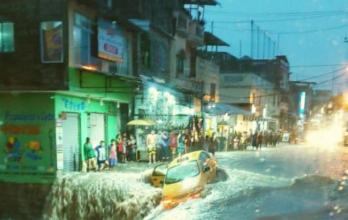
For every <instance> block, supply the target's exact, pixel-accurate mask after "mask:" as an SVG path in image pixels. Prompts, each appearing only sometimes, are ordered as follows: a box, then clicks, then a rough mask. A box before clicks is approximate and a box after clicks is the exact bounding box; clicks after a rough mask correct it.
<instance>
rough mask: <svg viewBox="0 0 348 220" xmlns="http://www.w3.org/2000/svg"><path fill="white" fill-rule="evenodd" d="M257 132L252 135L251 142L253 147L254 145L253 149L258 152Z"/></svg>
mask: <svg viewBox="0 0 348 220" xmlns="http://www.w3.org/2000/svg"><path fill="white" fill-rule="evenodd" d="M257 135H258V134H257V131H255V133H254V134H253V135H252V137H251V138H252V140H251V145H252V147H253V149H254V148H256V150H257Z"/></svg>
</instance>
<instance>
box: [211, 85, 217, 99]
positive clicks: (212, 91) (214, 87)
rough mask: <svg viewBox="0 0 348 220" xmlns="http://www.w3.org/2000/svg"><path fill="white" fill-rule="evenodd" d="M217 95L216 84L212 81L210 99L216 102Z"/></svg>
mask: <svg viewBox="0 0 348 220" xmlns="http://www.w3.org/2000/svg"><path fill="white" fill-rule="evenodd" d="M215 96H216V84H215V83H211V84H210V101H212V102H214V101H215Z"/></svg>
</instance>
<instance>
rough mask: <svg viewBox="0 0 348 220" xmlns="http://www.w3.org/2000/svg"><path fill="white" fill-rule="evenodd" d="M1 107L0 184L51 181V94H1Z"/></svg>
mask: <svg viewBox="0 0 348 220" xmlns="http://www.w3.org/2000/svg"><path fill="white" fill-rule="evenodd" d="M0 105H1V108H0V180H2V181H14V182H47V181H51V180H53V178H54V176H55V175H54V174H55V170H56V164H55V161H56V151H55V115H54V99H52V94H49V93H46V94H45V93H40V94H34V93H28V94H14V93H12V94H11V93H7V94H4V93H3V94H0Z"/></svg>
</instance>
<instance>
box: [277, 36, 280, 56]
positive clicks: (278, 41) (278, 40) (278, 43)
mask: <svg viewBox="0 0 348 220" xmlns="http://www.w3.org/2000/svg"><path fill="white" fill-rule="evenodd" d="M279 47H280V34H279V33H278V34H277V54H280V51H279Z"/></svg>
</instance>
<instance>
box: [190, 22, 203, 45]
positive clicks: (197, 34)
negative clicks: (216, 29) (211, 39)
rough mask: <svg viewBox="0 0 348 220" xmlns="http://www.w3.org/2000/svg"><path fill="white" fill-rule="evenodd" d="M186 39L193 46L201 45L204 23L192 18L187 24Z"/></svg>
mask: <svg viewBox="0 0 348 220" xmlns="http://www.w3.org/2000/svg"><path fill="white" fill-rule="evenodd" d="M188 41H189V42H191V43H192V44H193V45H195V46H201V45H203V42H204V25H203V23H202V21H198V20H192V21H191V22H190V25H189V34H188Z"/></svg>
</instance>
